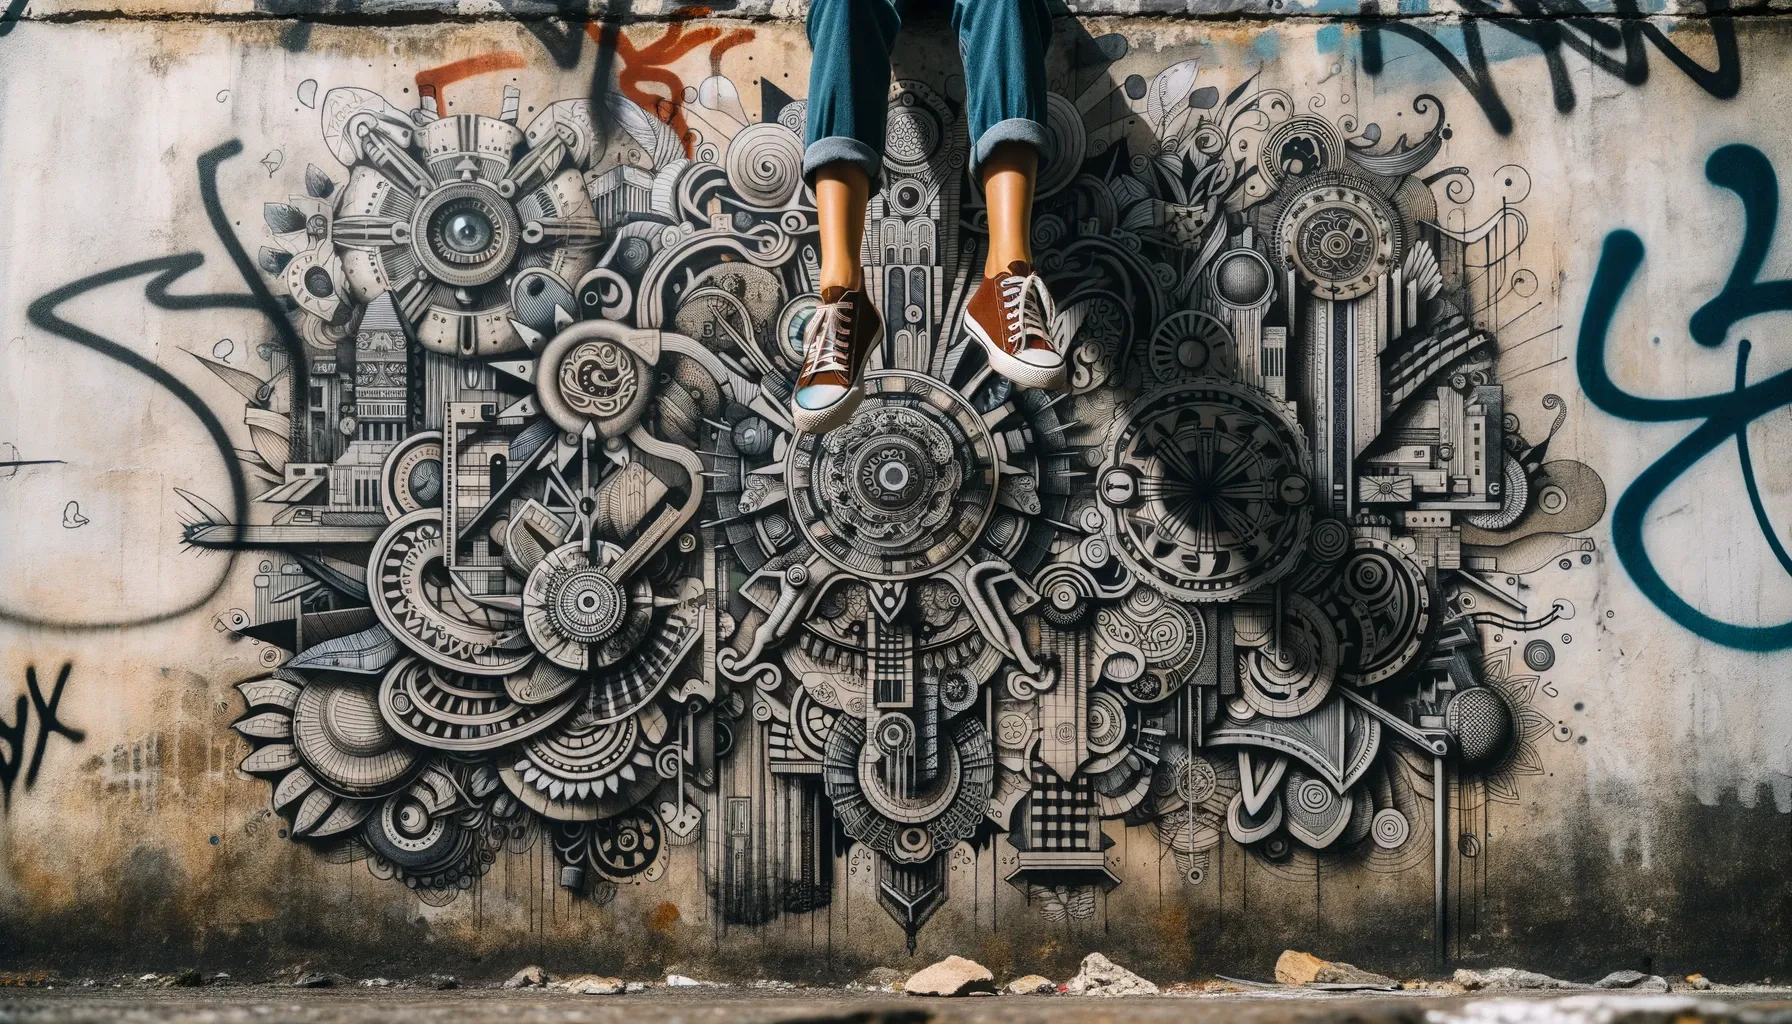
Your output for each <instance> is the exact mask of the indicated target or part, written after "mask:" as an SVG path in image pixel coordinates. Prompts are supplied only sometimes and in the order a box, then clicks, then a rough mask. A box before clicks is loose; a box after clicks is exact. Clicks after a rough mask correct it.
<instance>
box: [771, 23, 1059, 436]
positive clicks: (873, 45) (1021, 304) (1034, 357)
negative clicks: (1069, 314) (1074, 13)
mask: <svg viewBox="0 0 1792 1024" xmlns="http://www.w3.org/2000/svg"><path fill="white" fill-rule="evenodd" d="M952 24H953V27H954V29H955V30H956V31H957V32H958V39H959V51H960V54H961V55H962V56H963V59H964V70H965V93H966V96H965V106H966V121H967V123H968V125H969V129H970V133H971V136H970V137H971V147H972V148H971V169H972V173H974V174H976V175H978V177H979V179H980V180H981V182H982V184H983V190H984V196H985V199H986V200H987V204H988V209H989V230H990V248H989V252H988V253H987V255H986V259H985V261H984V269H983V274H982V277H983V282H982V285H981V286H980V287H979V288H978V290H977V292H976V294H974V295H973V296H972V298H971V301H970V303H969V305H968V306H967V308H966V317H965V324H966V328H967V329H968V330H969V332H970V334H971V336H972V337H974V338H975V339H976V340H977V341H978V342H980V343H981V344H982V345H983V347H984V350H985V352H986V353H987V355H988V357H989V361H990V364H991V366H992V367H993V368H994V369H995V370H996V372H998V373H1000V374H1002V375H1003V376H1005V377H1007V378H1009V379H1010V380H1013V381H1014V382H1015V383H1017V384H1021V385H1023V386H1028V387H1057V386H1059V385H1060V384H1061V383H1062V382H1063V379H1064V357H1063V354H1062V353H1061V352H1059V351H1058V349H1057V347H1056V345H1055V344H1054V342H1053V340H1052V333H1051V331H1052V319H1053V316H1054V315H1055V313H1054V309H1053V306H1052V299H1051V295H1050V294H1049V293H1048V292H1047V291H1046V288H1045V283H1044V281H1042V280H1041V279H1040V278H1039V276H1038V275H1037V274H1035V273H1034V272H1033V263H1032V247H1031V242H1030V235H1031V232H1032V217H1033V187H1034V181H1035V180H1036V177H1037V171H1038V165H1039V161H1040V155H1041V153H1043V152H1044V151H1045V148H1046V146H1047V143H1048V137H1047V135H1046V130H1045V116H1046V115H1045V111H1046V98H1045V96H1046V90H1045V47H1046V44H1047V43H1048V42H1049V41H1050V39H1051V31H1052V24H1051V15H1050V13H1049V11H1048V10H1047V9H1046V4H1045V0H954V4H953V11H952ZM901 26H902V15H901V11H900V9H899V7H898V6H897V4H896V3H895V2H894V0H814V2H813V3H812V4H811V6H810V8H809V20H808V33H809V44H810V47H811V49H812V50H813V51H814V58H813V62H812V63H811V64H810V68H809V100H808V138H807V146H806V149H805V151H804V154H803V172H804V174H805V175H806V176H807V177H808V179H809V181H810V183H811V184H812V185H813V186H814V188H815V200H816V208H817V221H818V226H819V228H820V233H821V281H820V284H821V304H820V306H819V307H818V308H817V309H816V312H815V315H814V316H813V317H812V318H811V319H810V321H809V325H808V327H807V328H806V329H805V331H804V336H803V348H804V360H803V368H802V371H801V372H800V373H799V374H798V376H797V384H796V393H795V396H794V398H793V400H792V403H791V405H792V415H793V417H794V419H795V422H796V426H797V428H798V429H800V430H805V431H809V432H812V433H822V432H825V431H828V430H832V429H833V428H834V427H836V426H839V425H840V424H842V423H844V422H846V421H847V420H848V419H849V418H851V416H852V414H853V412H854V410H856V409H857V408H858V405H859V400H860V398H861V395H862V392H861V390H860V386H859V383H860V378H861V376H862V374H863V371H864V367H865V363H866V362H867V360H869V358H870V356H871V352H872V350H874V349H875V348H876V347H877V346H878V344H879V343H880V342H881V341H882V339H883V318H882V316H880V315H879V313H878V311H877V308H876V306H875V305H874V304H873V303H872V301H871V298H870V296H869V295H868V294H867V293H866V290H865V281H864V272H863V270H862V268H861V266H860V252H861V246H862V244H863V240H864V235H865V206H866V203H867V201H868V200H869V198H870V194H871V189H872V188H873V187H875V186H876V185H877V184H878V183H879V182H880V180H881V178H882V174H883V147H884V126H885V121H886V119H887V117H888V112H889V107H888V102H889V87H890V50H891V47H892V46H893V45H894V43H895V39H896V33H897V30H898V29H900V28H901ZM954 227H955V226H953V225H945V226H943V229H946V230H950V229H953V228H954Z"/></svg>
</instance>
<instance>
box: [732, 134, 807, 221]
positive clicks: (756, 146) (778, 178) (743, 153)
mask: <svg viewBox="0 0 1792 1024" xmlns="http://www.w3.org/2000/svg"><path fill="white" fill-rule="evenodd" d="M802 182H803V144H802V142H801V141H800V140H798V139H797V137H796V135H795V133H793V132H792V131H791V130H790V129H789V128H786V127H784V126H783V125H782V124H778V123H776V122H771V121H762V122H760V123H759V124H750V125H748V126H747V127H745V128H743V129H741V131H740V133H739V134H737V135H735V136H734V140H733V141H732V142H730V143H729V144H728V184H729V186H730V187H731V188H733V189H734V191H735V193H736V194H737V195H739V196H740V197H741V199H742V200H744V201H745V202H746V203H747V205H749V206H757V207H760V208H763V209H771V208H774V207H779V206H783V205H784V204H785V203H786V202H788V201H789V200H790V197H791V195H792V194H793V193H795V192H796V190H797V187H798V186H800V185H801V184H802Z"/></svg>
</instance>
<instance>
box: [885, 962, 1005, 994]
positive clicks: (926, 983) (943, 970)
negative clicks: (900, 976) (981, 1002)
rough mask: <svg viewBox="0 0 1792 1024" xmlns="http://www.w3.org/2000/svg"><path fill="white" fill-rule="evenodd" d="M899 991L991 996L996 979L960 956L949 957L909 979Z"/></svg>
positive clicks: (985, 970)
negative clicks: (984, 994)
mask: <svg viewBox="0 0 1792 1024" xmlns="http://www.w3.org/2000/svg"><path fill="white" fill-rule="evenodd" d="M902 990H903V991H904V992H907V993H908V994H909V995H911V996H968V995H974V994H976V993H979V992H983V993H993V992H994V991H995V990H996V976H995V975H993V974H991V973H989V968H987V967H985V966H983V965H982V964H980V963H978V962H977V961H975V960H966V959H965V958H964V957H962V956H949V957H947V958H946V959H944V960H941V961H940V962H939V963H937V964H934V965H933V966H931V967H923V968H921V970H919V971H917V972H915V973H914V974H913V975H910V976H909V979H908V980H907V981H905V982H903V983H902Z"/></svg>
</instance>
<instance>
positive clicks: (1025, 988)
mask: <svg viewBox="0 0 1792 1024" xmlns="http://www.w3.org/2000/svg"><path fill="white" fill-rule="evenodd" d="M1057 991H1058V983H1057V982H1055V981H1053V980H1052V979H1050V978H1047V977H1044V976H1042V975H1038V974H1029V975H1027V976H1025V977H1022V978H1016V979H1014V980H1013V981H1011V982H1009V983H1008V994H1009V995H1011V996H1030V995H1039V994H1045V993H1055V992H1057Z"/></svg>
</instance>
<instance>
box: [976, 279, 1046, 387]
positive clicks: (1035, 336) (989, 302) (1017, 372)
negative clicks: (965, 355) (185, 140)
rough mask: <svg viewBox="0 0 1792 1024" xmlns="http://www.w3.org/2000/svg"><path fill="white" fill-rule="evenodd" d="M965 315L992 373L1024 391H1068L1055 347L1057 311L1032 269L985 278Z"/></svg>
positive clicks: (1042, 283)
mask: <svg viewBox="0 0 1792 1024" xmlns="http://www.w3.org/2000/svg"><path fill="white" fill-rule="evenodd" d="M965 314H966V315H965V318H964V325H965V328H966V329H967V330H969V331H970V332H971V337H973V338H976V339H977V340H978V341H980V342H982V343H983V351H984V352H985V353H987V354H988V356H989V365H990V368H991V369H993V370H995V371H996V372H997V373H999V374H1001V375H1002V376H1004V377H1006V378H1008V379H1009V380H1011V381H1013V382H1014V383H1016V384H1019V385H1020V386H1021V387H1024V388H1059V387H1063V386H1064V353H1062V352H1060V351H1058V346H1057V345H1056V344H1055V343H1054V342H1053V341H1052V321H1053V319H1055V318H1056V317H1057V307H1056V306H1055V305H1054V304H1053V303H1052V296H1051V293H1050V292H1048V291H1046V290H1045V281H1043V280H1042V279H1041V278H1040V277H1039V275H1038V274H1035V273H1033V265H1032V264H1030V263H1023V262H1021V261H1020V260H1015V261H1014V262H1013V263H1010V264H1008V272H1007V273H1006V274H998V275H996V276H995V277H986V278H984V279H983V284H982V286H980V287H979V288H978V289H977V293H976V294H975V295H972V296H971V301H970V302H969V303H968V304H967V305H966V306H965Z"/></svg>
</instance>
